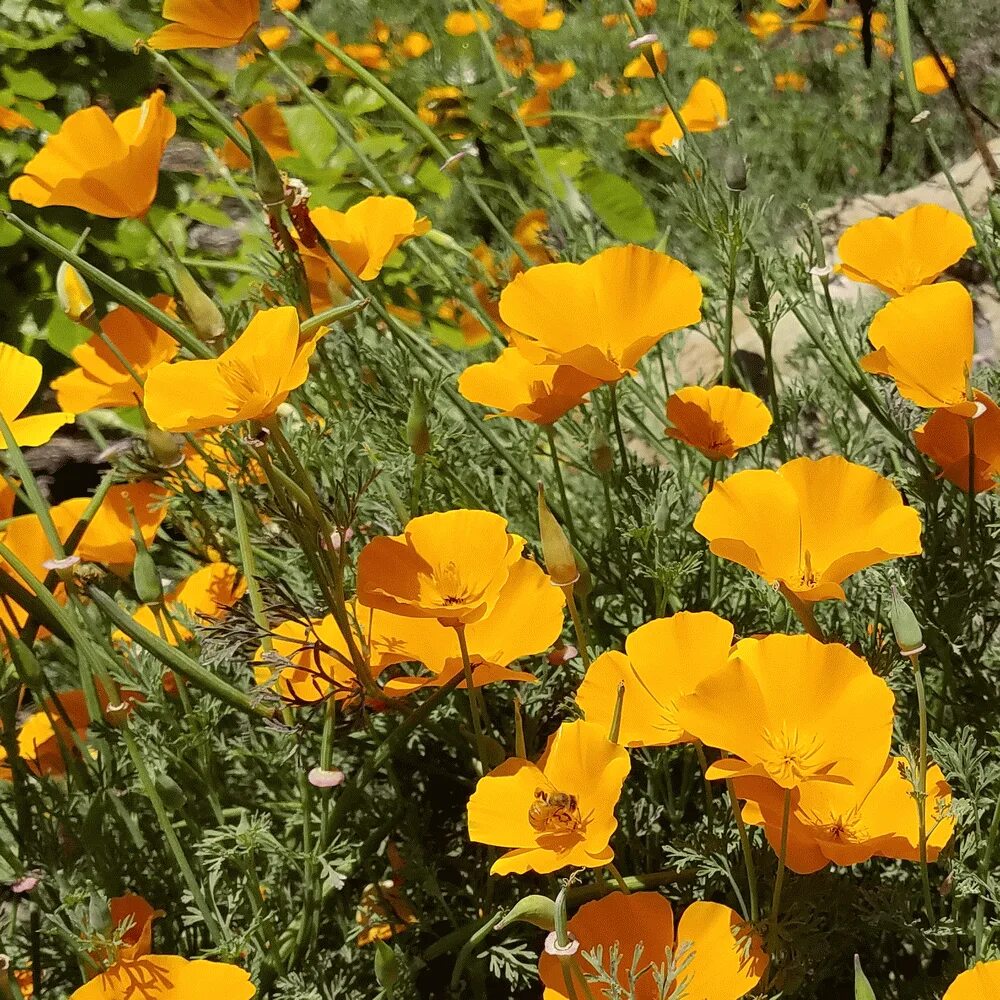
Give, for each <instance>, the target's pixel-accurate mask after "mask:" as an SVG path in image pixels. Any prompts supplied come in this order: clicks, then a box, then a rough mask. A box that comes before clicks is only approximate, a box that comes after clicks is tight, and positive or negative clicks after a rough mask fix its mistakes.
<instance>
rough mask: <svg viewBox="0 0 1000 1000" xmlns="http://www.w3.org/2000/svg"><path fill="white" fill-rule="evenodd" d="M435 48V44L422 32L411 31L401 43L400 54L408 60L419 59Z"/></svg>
mask: <svg viewBox="0 0 1000 1000" xmlns="http://www.w3.org/2000/svg"><path fill="white" fill-rule="evenodd" d="M433 48H434V43H433V42H432V41H431V40H430V39H429V38H428V37H427V36H426V35H425V34H424V33H423V32H422V31H411V32H410V33H409V34H408V35H407V36H406V37H405V38H404V39H403V40H402V41H401V42H400V43H399V52H400V53H401V54H402V55H403V56H405V57H406V58H407V59H419V58H420V57H421V56H424V55H426V54H427V53H428V52H430V50H431V49H433Z"/></svg>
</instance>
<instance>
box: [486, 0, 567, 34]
mask: <svg viewBox="0 0 1000 1000" xmlns="http://www.w3.org/2000/svg"><path fill="white" fill-rule="evenodd" d="M498 2H499V6H500V10H501V11H502V12H503V16H504V17H507V18H510V20H511V21H513V22H514V23H515V24H519V25H520V26H521V27H522V28H527V29H528V30H533V29H538V30H540V31H557V30H558V29H559V28H561V27H562V24H563V21H564V20H565V19H566V14H565V12H564V11H562V10H559V9H558V8H557V9H554V10H550V11H547V10H546V9H545V8H546V6H547V3H546V0H498Z"/></svg>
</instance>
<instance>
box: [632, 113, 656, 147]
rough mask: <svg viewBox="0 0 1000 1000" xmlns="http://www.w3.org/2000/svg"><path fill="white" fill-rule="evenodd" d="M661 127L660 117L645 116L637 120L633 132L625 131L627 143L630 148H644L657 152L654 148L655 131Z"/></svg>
mask: <svg viewBox="0 0 1000 1000" xmlns="http://www.w3.org/2000/svg"><path fill="white" fill-rule="evenodd" d="M659 127H660V119H659V118H658V117H657V118H643V119H641V120H640V121H638V122H636V126H635V128H634V129H632V131H631V132H626V133H625V145H626V146H628V148H629V149H644V150H646V152H648V153H652V152H655V150H654V149H653V133H654V132H655V131H656V130H657V129H658V128H659Z"/></svg>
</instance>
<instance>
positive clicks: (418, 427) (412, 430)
mask: <svg viewBox="0 0 1000 1000" xmlns="http://www.w3.org/2000/svg"><path fill="white" fill-rule="evenodd" d="M429 409H430V403H429V402H428V399H427V390H426V389H425V388H424V385H423V383H422V382H417V383H416V384H415V385H414V387H413V396H412V397H411V398H410V412H409V414H408V415H407V417H406V441H407V443H408V444H409V446H410V451H412V452H413V454H414V455H418V456H423V455H426V454H427V452H429V451H430V450H431V432H430V428H429V427H428V425H427V414H428V411H429Z"/></svg>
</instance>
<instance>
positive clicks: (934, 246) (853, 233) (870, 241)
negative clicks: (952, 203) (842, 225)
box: [837, 205, 976, 295]
mask: <svg viewBox="0 0 1000 1000" xmlns="http://www.w3.org/2000/svg"><path fill="white" fill-rule="evenodd" d="M975 244H976V237H975V236H974V235H973V232H972V228H971V227H970V226H969V224H968V223H967V222H966V221H965V219H963V218H962V217H961V216H960V215H956V214H955V213H954V212H949V211H948V209H946V208H941V206H940V205H915V206H914V207H913V208H910V209H907V210H906V211H905V212H903V213H902V214H900V215H897V216H896V217H895V218H894V219H889V218H885V217H883V216H878V217H876V218H874V219H862V220H861V222H856V223H855V224H854V225H853V226H851V227H850V228H849V229H847V230H845V231H844V234H843V235H842V236H841V237H840V241H839V242H838V243H837V256H838V257H839V258H840V264H839V265H838V267H837V270H838V271H840V273H841V274H843V275H845V276H846V277H848V278H850V279H851V280H852V281H859V282H861V283H862V284H866V285H875V287H876V288H879V289H881V290H882V291H883V292H885V294H886V295H905V294H906V293H907V292H912V291H913V290H914V289H915V288H919V287H920V286H921V285H929V284H931V282H933V281H936V280H937V278H938V277H939V276H940V275H941V274H942V273H943V272H944V271H946V270H947V269H948V268H949V267H951V265H952V264H954V263H956V262H957V261H958V260H959V259H960V258H961V256H962V254H964V253H965V251H966V250H968V249H969V248H970V247H973V246H975Z"/></svg>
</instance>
